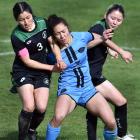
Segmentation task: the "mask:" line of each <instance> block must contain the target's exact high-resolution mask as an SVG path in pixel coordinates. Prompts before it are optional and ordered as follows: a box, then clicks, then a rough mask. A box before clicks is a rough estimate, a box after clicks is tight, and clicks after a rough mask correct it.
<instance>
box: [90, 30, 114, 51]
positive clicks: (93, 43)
mask: <svg viewBox="0 0 140 140" xmlns="http://www.w3.org/2000/svg"><path fill="white" fill-rule="evenodd" d="M92 34H93V36H94V40H92V41H90V42H89V43H88V49H90V48H92V47H95V46H97V45H99V44H100V43H103V42H104V41H105V40H107V39H109V38H111V37H112V36H113V33H112V30H111V29H107V30H105V31H104V32H103V36H101V35H99V34H96V33H92Z"/></svg>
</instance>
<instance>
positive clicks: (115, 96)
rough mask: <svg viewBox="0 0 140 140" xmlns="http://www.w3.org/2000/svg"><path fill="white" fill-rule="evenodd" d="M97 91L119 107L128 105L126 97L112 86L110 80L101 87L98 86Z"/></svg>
mask: <svg viewBox="0 0 140 140" xmlns="http://www.w3.org/2000/svg"><path fill="white" fill-rule="evenodd" d="M96 89H97V90H98V91H99V92H100V93H101V94H102V95H103V96H104V97H105V98H106V99H107V100H109V101H110V102H112V103H113V104H115V105H117V106H121V105H123V104H125V103H126V99H125V97H124V96H123V95H122V94H121V92H120V91H119V90H118V89H117V88H116V87H115V86H113V84H111V82H109V81H108V80H106V81H104V82H103V83H101V84H100V85H98V86H96Z"/></svg>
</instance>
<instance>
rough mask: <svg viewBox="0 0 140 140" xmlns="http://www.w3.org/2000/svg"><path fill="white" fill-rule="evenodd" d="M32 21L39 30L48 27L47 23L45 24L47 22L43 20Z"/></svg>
mask: <svg viewBox="0 0 140 140" xmlns="http://www.w3.org/2000/svg"><path fill="white" fill-rule="evenodd" d="M34 21H35V23H36V24H37V26H38V27H39V28H47V27H48V23H47V20H46V19H45V18H42V17H34Z"/></svg>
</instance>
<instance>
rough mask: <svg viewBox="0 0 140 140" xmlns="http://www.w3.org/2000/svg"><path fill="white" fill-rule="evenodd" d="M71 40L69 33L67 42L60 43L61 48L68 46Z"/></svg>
mask: <svg viewBox="0 0 140 140" xmlns="http://www.w3.org/2000/svg"><path fill="white" fill-rule="evenodd" d="M71 42H72V36H71V35H69V37H68V41H67V43H65V44H63V45H61V48H62V49H63V48H66V47H68V46H69V45H70V44H71Z"/></svg>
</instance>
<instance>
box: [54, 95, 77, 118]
mask: <svg viewBox="0 0 140 140" xmlns="http://www.w3.org/2000/svg"><path fill="white" fill-rule="evenodd" d="M75 106H76V103H75V101H74V100H72V99H71V97H70V96H68V95H66V94H64V95H60V96H59V97H58V99H57V101H56V107H55V114H56V115H61V116H63V117H65V116H67V115H68V114H69V113H71V112H72V111H73V110H74V108H75Z"/></svg>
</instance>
